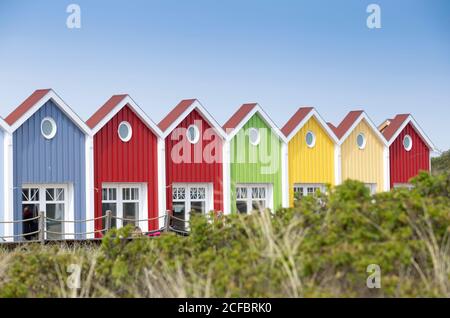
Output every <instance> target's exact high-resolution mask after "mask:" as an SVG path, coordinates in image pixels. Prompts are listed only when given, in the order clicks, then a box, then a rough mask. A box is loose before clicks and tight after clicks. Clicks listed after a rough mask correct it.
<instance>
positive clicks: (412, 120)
mask: <svg viewBox="0 0 450 318" xmlns="http://www.w3.org/2000/svg"><path fill="white" fill-rule="evenodd" d="M409 123H412V125H413V128H414V130H415V131H416V132H417V133H418V134H419V135H420V137H421V138H422V140H423V141H424V142H425V143H426V144H427V146H428V148H429V149H430V150H431V151H436V146H435V145H434V143H433V142H432V141H431V139H430V138H429V137H428V136H427V134H426V133H425V132H424V131H423V130H422V128H421V127H420V125H419V123H418V122H417V121H416V120H415V118H414V117H413V116H412V115H411V114H408V117H407V118H406V120H405V121H404V122H403V123H402V124H401V126H400V127H399V128H398V129H397V131H396V132H395V134H394V135H392V137H391V139H390V140H389V142H388V145H389V146H391V145H392V143H393V142H394V141H395V140H396V139H397V137H398V136H399V135H400V134H401V132H402V131H403V129H405V127H406V126H407V125H408V124H409Z"/></svg>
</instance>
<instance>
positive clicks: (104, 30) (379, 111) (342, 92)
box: [0, 0, 450, 150]
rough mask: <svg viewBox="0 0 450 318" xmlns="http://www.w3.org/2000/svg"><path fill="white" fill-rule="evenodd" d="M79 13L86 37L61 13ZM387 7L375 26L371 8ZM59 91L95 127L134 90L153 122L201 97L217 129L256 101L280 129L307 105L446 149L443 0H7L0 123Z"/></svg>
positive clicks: (448, 92)
mask: <svg viewBox="0 0 450 318" xmlns="http://www.w3.org/2000/svg"><path fill="white" fill-rule="evenodd" d="M71 3H76V4H78V5H80V7H81V23H82V27H81V29H68V28H67V27H66V18H67V16H68V13H66V7H67V6H68V5H69V4H71ZM370 3H377V4H379V5H380V7H381V19H382V20H381V21H382V28H381V29H375V30H374V29H372V30H371V29H368V28H367V26H366V18H367V16H368V13H366V7H367V6H368V5H369V4H370ZM48 87H51V88H53V89H55V91H56V92H57V93H58V94H59V95H60V96H61V97H62V98H63V99H64V100H65V101H66V102H67V103H68V104H69V105H70V106H71V107H72V108H73V109H75V111H76V112H78V114H79V115H80V116H81V117H82V118H83V119H87V118H88V117H89V116H90V115H91V114H92V113H93V112H94V111H95V110H96V109H97V108H98V107H100V106H101V105H102V104H103V103H104V102H105V101H106V100H107V99H108V98H109V97H110V96H111V95H113V94H117V93H129V94H130V95H131V96H132V97H133V99H134V100H135V101H136V102H137V103H138V104H139V105H140V106H141V107H142V108H143V109H144V110H145V111H146V112H147V113H148V115H149V116H150V117H151V118H152V119H153V120H154V121H155V122H159V120H160V119H161V118H162V117H163V116H164V115H165V114H166V113H167V112H168V111H169V110H170V109H171V108H172V107H173V106H175V105H176V104H177V103H178V102H179V101H180V100H181V99H183V98H193V97H195V98H198V99H199V100H200V101H201V102H202V104H203V105H204V106H206V107H207V108H208V109H209V110H210V112H211V113H212V115H213V116H214V117H215V118H216V119H217V120H218V122H219V123H221V124H223V123H224V122H225V121H226V120H227V119H228V118H229V116H230V115H231V114H232V113H233V112H234V111H235V110H236V108H237V107H238V106H240V104H242V103H244V102H258V103H260V104H261V106H262V107H263V108H265V109H266V111H267V112H268V114H269V115H270V116H271V117H272V118H273V120H274V121H275V122H276V123H277V124H278V125H279V126H282V125H283V124H284V123H285V122H286V121H287V120H288V119H289V117H290V116H291V115H292V114H293V113H294V112H295V110H296V109H297V108H298V107H299V106H301V105H311V106H314V107H316V108H317V109H318V111H319V112H320V113H321V115H322V116H323V117H324V118H325V119H326V120H327V121H331V122H333V123H339V121H340V120H342V118H343V117H344V116H345V114H346V113H347V112H348V111H350V110H353V109H364V110H366V111H367V113H368V114H369V116H370V117H371V118H372V119H373V120H374V122H375V123H376V124H379V123H380V122H381V121H382V120H383V119H385V118H387V117H391V116H393V115H395V114H396V113H404V112H409V113H412V114H413V115H414V117H415V118H416V119H417V121H418V122H419V123H420V125H421V126H422V128H423V129H424V130H425V131H426V132H427V134H428V135H429V137H430V138H431V139H432V140H433V141H434V142H435V144H436V146H437V147H438V148H439V149H442V150H444V149H448V148H450V129H449V126H450V120H449V119H450V2H449V1H446V0H431V1H430V0H428V1H425V0H423V1H407V0H396V1H392V0H389V1H387V0H383V1H381V0H370V1H362V0H358V1H356V0H329V1H324V0H319V1H317V0H315V1H312V0H310V1H299V0H291V1H289V0H277V1H275V0H272V1H268V0H227V1H225V0H222V1H218V0H217V1H213V0H209V1H207V0H189V1H187V0H186V1H181V0H178V1H174V0H164V1H163V0H161V1H149V0H142V1H137V0H134V1H130V0H128V1H106V0H102V1H101V0H96V1H81V0H71V1H63V0H54V1H22V0H0V115H2V116H6V115H7V114H8V113H9V112H10V111H11V110H12V109H13V108H14V107H16V106H17V105H18V104H19V103H20V102H21V101H22V100H23V99H25V98H26V97H27V96H28V95H29V94H31V92H32V91H33V90H35V89H37V88H48Z"/></svg>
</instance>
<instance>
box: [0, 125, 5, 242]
mask: <svg viewBox="0 0 450 318" xmlns="http://www.w3.org/2000/svg"><path fill="white" fill-rule="evenodd" d="M3 135H4V133H3V130H1V129H0V221H3V220H4V217H5V211H3V209H4V206H5V191H4V183H5V182H4V181H3V180H5V173H4V171H3V170H4V169H3V168H4V160H5V153H4V147H3ZM3 227H4V224H0V236H3V235H4V233H5V232H4V230H3Z"/></svg>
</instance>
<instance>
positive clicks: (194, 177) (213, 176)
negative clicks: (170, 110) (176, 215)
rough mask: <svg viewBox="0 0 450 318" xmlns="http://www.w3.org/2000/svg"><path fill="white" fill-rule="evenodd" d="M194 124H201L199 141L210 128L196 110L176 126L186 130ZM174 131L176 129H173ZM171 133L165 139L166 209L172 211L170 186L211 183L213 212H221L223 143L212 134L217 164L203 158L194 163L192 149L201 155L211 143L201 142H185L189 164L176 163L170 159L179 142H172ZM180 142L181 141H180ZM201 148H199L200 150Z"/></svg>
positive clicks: (217, 136) (216, 135)
mask: <svg viewBox="0 0 450 318" xmlns="http://www.w3.org/2000/svg"><path fill="white" fill-rule="evenodd" d="M194 122H201V126H202V127H201V128H202V129H201V130H200V140H202V136H203V134H204V132H205V130H206V129H208V128H211V126H210V125H209V124H208V122H207V121H206V120H205V119H204V118H203V117H202V116H201V115H200V113H199V112H198V111H197V110H194V111H192V112H191V113H190V114H189V115H188V116H186V118H185V119H183V121H182V122H181V123H180V124H179V125H178V127H177V128H185V129H187V128H188V127H189V125H191V124H194ZM175 129H176V128H175ZM173 134H174V131H172V133H171V134H169V136H167V137H166V140H165V144H166V202H167V209H169V210H171V209H172V184H173V183H178V182H181V183H183V182H204V183H212V184H213V187H214V210H216V211H223V170H222V162H223V160H222V158H223V157H222V145H223V141H222V140H221V137H220V136H219V135H218V134H216V133H214V134H213V137H212V139H213V140H217V141H218V148H217V149H216V150H217V153H216V157H217V158H219V159H218V162H212V163H209V162H205V160H204V158H203V156H202V161H201V162H194V149H195V147H197V149H201V151H202V153H203V151H204V150H205V147H207V146H208V144H209V143H210V142H211V141H208V140H203V142H202V143H200V141H199V143H197V144H195V145H192V144H190V143H189V142H188V141H186V139H185V138H184V140H185V146H186V147H190V149H191V162H190V163H185V162H181V163H176V162H174V161H173V159H172V157H171V153H172V149H173V147H174V146H175V145H176V144H178V143H180V142H181V141H178V140H172V135H173ZM180 140H181V139H180ZM200 147H201V148H200Z"/></svg>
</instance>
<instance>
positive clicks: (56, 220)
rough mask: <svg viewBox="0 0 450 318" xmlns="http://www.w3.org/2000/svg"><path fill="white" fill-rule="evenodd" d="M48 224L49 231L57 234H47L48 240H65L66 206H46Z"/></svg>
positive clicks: (59, 204) (60, 204)
mask: <svg viewBox="0 0 450 318" xmlns="http://www.w3.org/2000/svg"><path fill="white" fill-rule="evenodd" d="M46 210H47V211H46V216H47V219H46V223H47V231H51V232H55V233H47V238H48V239H63V238H64V235H62V234H63V233H64V228H63V223H62V222H61V221H62V220H64V204H63V203H57V204H47V205H46Z"/></svg>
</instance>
